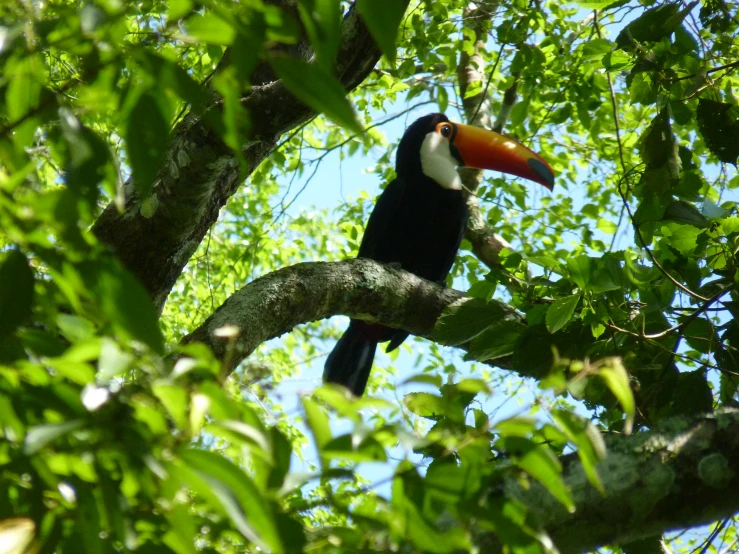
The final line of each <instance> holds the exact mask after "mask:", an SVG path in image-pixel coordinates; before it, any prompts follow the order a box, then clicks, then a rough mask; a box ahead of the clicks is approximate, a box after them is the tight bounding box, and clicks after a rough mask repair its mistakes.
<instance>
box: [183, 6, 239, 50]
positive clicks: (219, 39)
mask: <svg viewBox="0 0 739 554" xmlns="http://www.w3.org/2000/svg"><path fill="white" fill-rule="evenodd" d="M185 28H186V29H187V34H188V35H189V36H191V37H192V38H193V39H195V40H196V41H198V42H205V43H207V44H221V45H223V46H228V45H229V44H231V41H232V40H233V39H234V36H235V35H236V32H235V31H234V28H233V27H232V26H231V24H230V23H229V22H227V21H225V20H224V19H222V18H221V17H219V16H217V15H216V14H214V13H206V14H203V15H201V14H196V15H195V16H193V17H191V18H190V19H188V20H187V23H186V24H185Z"/></svg>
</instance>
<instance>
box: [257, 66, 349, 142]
mask: <svg viewBox="0 0 739 554" xmlns="http://www.w3.org/2000/svg"><path fill="white" fill-rule="evenodd" d="M269 61H270V64H272V67H274V69H275V71H276V72H277V74H278V75H279V77H280V79H282V82H283V83H284V85H285V86H286V87H287V89H288V90H289V91H290V92H292V93H293V94H294V95H295V96H297V97H298V98H299V99H300V100H302V101H303V102H305V103H306V104H307V105H308V106H309V107H310V108H312V109H314V110H315V111H316V112H318V113H324V114H325V115H326V117H328V118H329V119H330V120H331V121H333V122H334V123H336V124H337V125H341V126H342V127H345V128H346V129H348V130H349V131H351V132H353V133H356V134H362V133H363V129H362V125H361V124H360V123H359V121H358V120H357V116H356V114H355V113H354V109H353V108H352V106H351V104H350V103H349V100H348V99H347V98H346V91H345V90H344V87H343V86H341V83H339V82H338V81H337V80H336V78H335V77H334V76H333V75H331V73H329V72H328V71H326V70H325V69H323V68H321V67H320V66H317V65H315V64H309V63H307V62H304V61H302V60H298V59H295V58H288V57H285V56H276V55H275V56H271V57H270V59H269Z"/></svg>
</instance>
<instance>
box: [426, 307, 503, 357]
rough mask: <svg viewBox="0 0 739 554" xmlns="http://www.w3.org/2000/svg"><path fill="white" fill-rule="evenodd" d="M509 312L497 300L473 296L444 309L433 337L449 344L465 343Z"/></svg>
mask: <svg viewBox="0 0 739 554" xmlns="http://www.w3.org/2000/svg"><path fill="white" fill-rule="evenodd" d="M506 315H508V313H507V312H506V311H505V310H504V309H503V308H502V307H501V306H500V305H499V304H497V303H495V302H485V300H483V299H481V298H472V299H469V300H463V301H460V302H456V303H454V304H452V305H451V306H449V307H447V308H446V309H445V310H444V313H443V314H442V315H441V317H440V318H439V321H437V323H436V327H435V328H434V332H433V338H434V340H437V341H439V342H442V343H444V344H447V345H449V346H455V345H458V344H463V343H465V342H467V341H469V340H470V339H472V338H474V337H476V336H477V335H479V334H480V333H482V332H483V331H484V330H485V329H487V328H488V327H490V326H491V325H492V324H494V323H497V322H499V321H501V320H503V319H505V317H506Z"/></svg>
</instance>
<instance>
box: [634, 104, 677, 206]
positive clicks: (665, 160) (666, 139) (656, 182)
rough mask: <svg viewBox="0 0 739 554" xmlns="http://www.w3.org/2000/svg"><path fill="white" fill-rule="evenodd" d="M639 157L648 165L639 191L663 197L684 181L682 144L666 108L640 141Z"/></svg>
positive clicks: (641, 193)
mask: <svg viewBox="0 0 739 554" xmlns="http://www.w3.org/2000/svg"><path fill="white" fill-rule="evenodd" d="M639 154H640V155H641V158H642V160H644V163H645V165H646V170H645V171H644V173H643V175H642V178H641V181H640V182H639V188H640V189H642V192H640V195H644V194H645V191H647V192H648V193H650V194H656V195H662V194H664V193H665V192H667V191H669V190H671V189H672V188H673V187H675V186H676V185H677V183H678V181H679V180H680V165H681V164H680V156H679V154H678V144H677V141H676V140H675V135H674V133H673V132H672V125H671V123H670V115H669V108H667V107H665V108H663V109H662V110H661V111H660V112H659V114H658V115H657V117H655V118H654V120H653V121H652V123H651V124H650V125H649V127H648V128H647V130H646V131H644V134H643V135H642V136H641V137H640V139H639Z"/></svg>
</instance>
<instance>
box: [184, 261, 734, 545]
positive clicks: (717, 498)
mask: <svg viewBox="0 0 739 554" xmlns="http://www.w3.org/2000/svg"><path fill="white" fill-rule="evenodd" d="M463 301H464V295H463V294H462V293H460V292H458V291H455V290H450V289H444V288H442V287H440V286H439V285H436V284H434V283H431V282H428V281H424V280H423V279H420V278H418V277H416V276H415V275H412V274H410V273H407V272H404V271H402V270H398V269H393V268H391V267H388V266H384V265H382V264H379V263H377V262H374V261H372V260H366V259H353V260H347V261H342V262H332V263H329V262H309V263H302V264H297V265H294V266H291V267H286V268H283V269H280V270H278V271H275V272H274V273H270V274H268V275H265V276H264V277H262V278H260V279H257V280H255V281H253V282H252V283H250V284H248V285H246V286H245V287H244V288H242V289H241V290H240V291H239V292H237V293H236V294H234V295H233V296H231V297H230V298H229V299H228V300H227V301H226V302H225V303H224V304H223V305H222V306H221V307H220V308H219V309H218V310H217V311H216V312H215V313H214V314H213V315H212V316H211V317H210V318H209V319H208V320H207V321H206V322H205V323H203V325H201V326H200V327H199V328H198V329H197V330H196V331H194V332H193V333H192V334H190V335H189V336H188V337H186V338H185V339H184V342H192V341H201V342H204V343H206V344H207V345H209V346H210V347H211V348H212V349H213V351H214V352H215V353H216V355H217V356H218V357H219V359H221V360H224V363H226V364H227V367H228V370H232V369H233V368H234V367H235V366H236V365H237V364H238V363H239V361H241V360H242V359H243V358H244V357H246V356H247V355H248V354H249V353H251V352H252V351H253V350H254V349H255V348H256V347H257V346H258V345H259V344H261V343H262V342H264V341H266V340H268V339H270V338H273V337H277V336H279V335H281V334H282V333H286V332H288V331H290V330H291V329H292V328H293V327H294V326H296V325H298V324H300V323H305V322H308V321H313V320H316V319H321V318H325V317H329V316H331V315H335V314H345V315H348V316H351V317H357V318H361V319H364V320H368V321H378V322H381V323H383V324H387V325H393V326H396V327H401V328H403V329H406V330H408V331H410V332H412V333H414V334H416V335H420V336H429V335H431V334H432V332H433V329H434V325H435V323H436V321H437V319H438V317H439V315H440V314H441V313H442V311H443V310H444V308H445V307H447V306H449V305H450V304H452V303H454V302H463ZM501 307H502V308H505V309H506V310H507V311H508V313H509V314H510V316H509V317H510V318H520V317H521V316H520V315H518V314H517V313H516V312H515V311H513V310H512V309H511V308H509V307H508V306H507V305H505V304H503V303H501ZM227 325H235V326H237V327H238V328H239V333H238V336H237V338H236V339H235V340H234V342H230V341H229V340H228V339H222V338H219V337H217V336H216V333H215V331H216V329H218V328H221V327H224V326H227ZM495 363H496V365H499V366H502V367H508V366H506V363H508V360H496V362H495ZM517 369H518V368H517ZM606 442H607V453H606V457H605V459H604V460H603V461H601V462H600V463H599V465H598V471H599V475H600V477H601V480H602V483H603V486H604V488H605V491H606V495H605V496H602V495H601V494H600V493H599V492H598V491H597V490H596V489H595V488H594V487H593V486H592V485H591V484H590V483H589V481H588V480H587V478H586V476H585V473H584V471H583V469H582V465H581V463H580V461H579V459H578V458H577V456H575V455H567V456H564V457H563V458H562V459H561V461H562V464H563V467H564V471H563V478H564V481H565V484H566V485H567V486H568V488H569V489H570V490H571V492H572V497H573V501H574V504H575V506H576V511H575V512H574V513H569V512H567V510H566V509H565V508H564V507H563V506H562V505H561V504H560V503H559V502H558V501H557V500H556V499H555V498H554V497H552V495H551V494H550V493H549V492H548V491H547V490H546V489H545V488H544V487H543V486H542V485H540V484H538V483H536V482H533V483H530V485H529V486H522V484H521V482H520V481H519V480H516V479H512V478H511V479H510V480H508V481H506V482H505V484H504V486H503V487H502V488H501V489H500V490H499V492H497V493H495V494H499V495H506V497H508V498H511V497H512V498H515V499H517V500H519V501H520V502H522V503H523V504H524V505H525V506H526V507H527V509H528V510H529V511H530V513H531V514H532V515H533V516H535V518H536V520H537V521H538V522H539V523H540V524H541V526H542V527H543V528H544V529H546V531H547V532H548V533H549V535H550V536H551V537H552V539H553V540H554V542H555V544H556V545H557V547H558V548H559V550H560V552H562V553H563V554H567V553H579V552H585V551H588V550H592V549H594V548H596V547H598V546H601V545H604V544H614V543H625V542H629V541H633V540H635V539H638V538H642V537H648V536H652V535H655V534H659V533H663V532H665V531H669V530H672V529H680V528H687V527H692V526H695V525H700V524H703V523H708V522H711V521H715V520H716V519H719V518H722V517H727V516H730V515H731V514H733V513H736V512H737V511H739V410H736V409H732V410H724V411H721V412H719V413H717V414H713V415H707V416H701V417H697V418H694V419H688V418H681V419H674V420H670V421H667V422H665V423H664V424H663V426H662V427H658V428H657V430H655V431H650V432H645V433H640V434H637V435H633V436H630V437H621V436H611V437H608V438H607V441H606ZM479 541H480V543H481V544H480V546H481V547H483V549H484V550H485V551H486V552H500V545H499V544H498V543H497V539H496V538H495V536H494V535H492V534H490V535H488V534H485V533H482V532H481V534H480V536H479Z"/></svg>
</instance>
